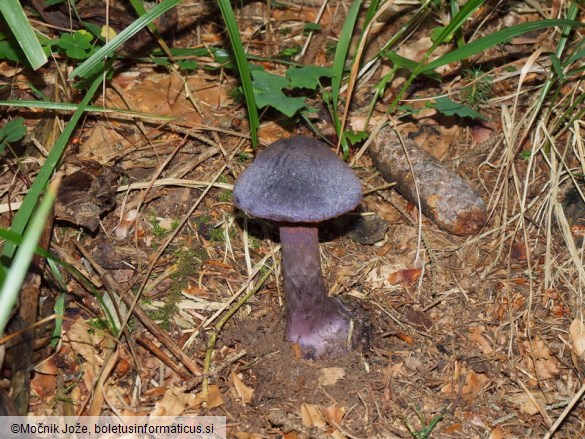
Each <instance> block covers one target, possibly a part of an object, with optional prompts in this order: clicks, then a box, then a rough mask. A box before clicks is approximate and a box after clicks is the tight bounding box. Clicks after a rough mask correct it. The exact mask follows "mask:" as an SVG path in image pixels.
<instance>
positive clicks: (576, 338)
mask: <svg viewBox="0 0 585 439" xmlns="http://www.w3.org/2000/svg"><path fill="white" fill-rule="evenodd" d="M569 334H571V341H572V342H573V349H574V350H575V354H577V356H578V357H579V358H583V354H584V353H585V325H583V321H582V320H581V319H575V320H573V322H571V326H570V328H569Z"/></svg>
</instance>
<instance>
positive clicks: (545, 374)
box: [522, 338, 560, 380]
mask: <svg viewBox="0 0 585 439" xmlns="http://www.w3.org/2000/svg"><path fill="white" fill-rule="evenodd" d="M522 346H523V347H524V349H525V350H526V355H525V357H524V362H525V363H526V365H527V367H528V368H529V369H530V370H531V371H532V372H533V373H534V374H535V375H536V376H537V377H538V378H539V379H541V380H546V379H549V378H554V377H555V376H557V375H558V374H559V366H560V364H559V362H558V360H557V359H556V358H555V357H554V356H553V354H552V353H551V351H550V349H549V348H548V346H547V345H546V344H545V343H544V341H543V340H542V339H541V338H534V339H533V340H532V343H530V342H529V341H528V340H527V341H525V342H523V343H522Z"/></svg>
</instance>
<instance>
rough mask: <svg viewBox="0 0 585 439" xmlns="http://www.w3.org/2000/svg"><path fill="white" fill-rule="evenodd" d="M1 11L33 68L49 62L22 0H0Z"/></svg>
mask: <svg viewBox="0 0 585 439" xmlns="http://www.w3.org/2000/svg"><path fill="white" fill-rule="evenodd" d="M0 13H2V15H3V16H4V19H5V20H6V23H7V24H8V27H9V28H10V30H11V32H12V34H13V35H14V37H15V39H16V41H17V42H18V44H19V45H20V47H21V49H22V51H23V52H24V54H25V56H26V58H27V59H28V62H29V63H30V65H31V67H32V68H33V70H36V69H38V68H39V67H41V66H42V65H44V64H45V63H46V62H47V55H46V54H45V52H44V51H43V48H42V47H41V45H40V43H39V40H38V39H37V37H36V36H35V32H34V29H33V28H32V26H31V25H30V23H29V21H28V19H27V18H26V14H25V13H24V10H23V9H22V6H21V5H20V2H19V1H18V0H2V1H0Z"/></svg>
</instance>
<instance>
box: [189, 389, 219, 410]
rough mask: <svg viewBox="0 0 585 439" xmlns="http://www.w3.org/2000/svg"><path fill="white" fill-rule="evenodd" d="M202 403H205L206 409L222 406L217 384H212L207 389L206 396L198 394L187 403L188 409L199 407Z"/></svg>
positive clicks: (201, 393)
mask: <svg viewBox="0 0 585 439" xmlns="http://www.w3.org/2000/svg"><path fill="white" fill-rule="evenodd" d="M204 402H206V403H207V408H208V409H213V408H216V407H219V406H222V405H223V404H224V402H223V397H222V396H221V392H220V390H219V386H218V385H217V384H213V385H211V386H209V387H208V388H207V395H206V396H205V395H203V392H199V393H198V394H197V395H195V396H194V397H193V398H192V399H191V400H190V401H189V407H191V408H195V407H199V406H200V405H201V404H203V403H204Z"/></svg>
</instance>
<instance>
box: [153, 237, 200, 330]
mask: <svg viewBox="0 0 585 439" xmlns="http://www.w3.org/2000/svg"><path fill="white" fill-rule="evenodd" d="M174 256H175V258H176V269H175V272H174V273H173V274H172V275H171V279H173V282H172V284H171V287H170V289H169V292H168V294H167V295H166V296H165V298H164V305H163V306H162V307H161V308H159V309H157V310H154V311H150V312H149V313H148V314H149V316H150V317H151V318H152V319H153V320H155V321H156V322H158V323H159V325H160V327H161V328H162V329H165V330H168V329H170V323H171V322H172V320H173V317H174V316H175V314H177V312H178V311H179V308H178V304H179V302H180V301H181V299H182V295H181V292H182V291H183V290H184V289H185V288H187V281H186V278H187V276H193V275H195V274H196V273H197V272H199V270H200V269H201V265H202V264H203V261H204V260H205V259H206V258H207V253H206V252H205V250H204V249H203V248H199V249H185V248H182V249H179V250H176V251H175V252H174ZM145 303H146V301H145Z"/></svg>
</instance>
